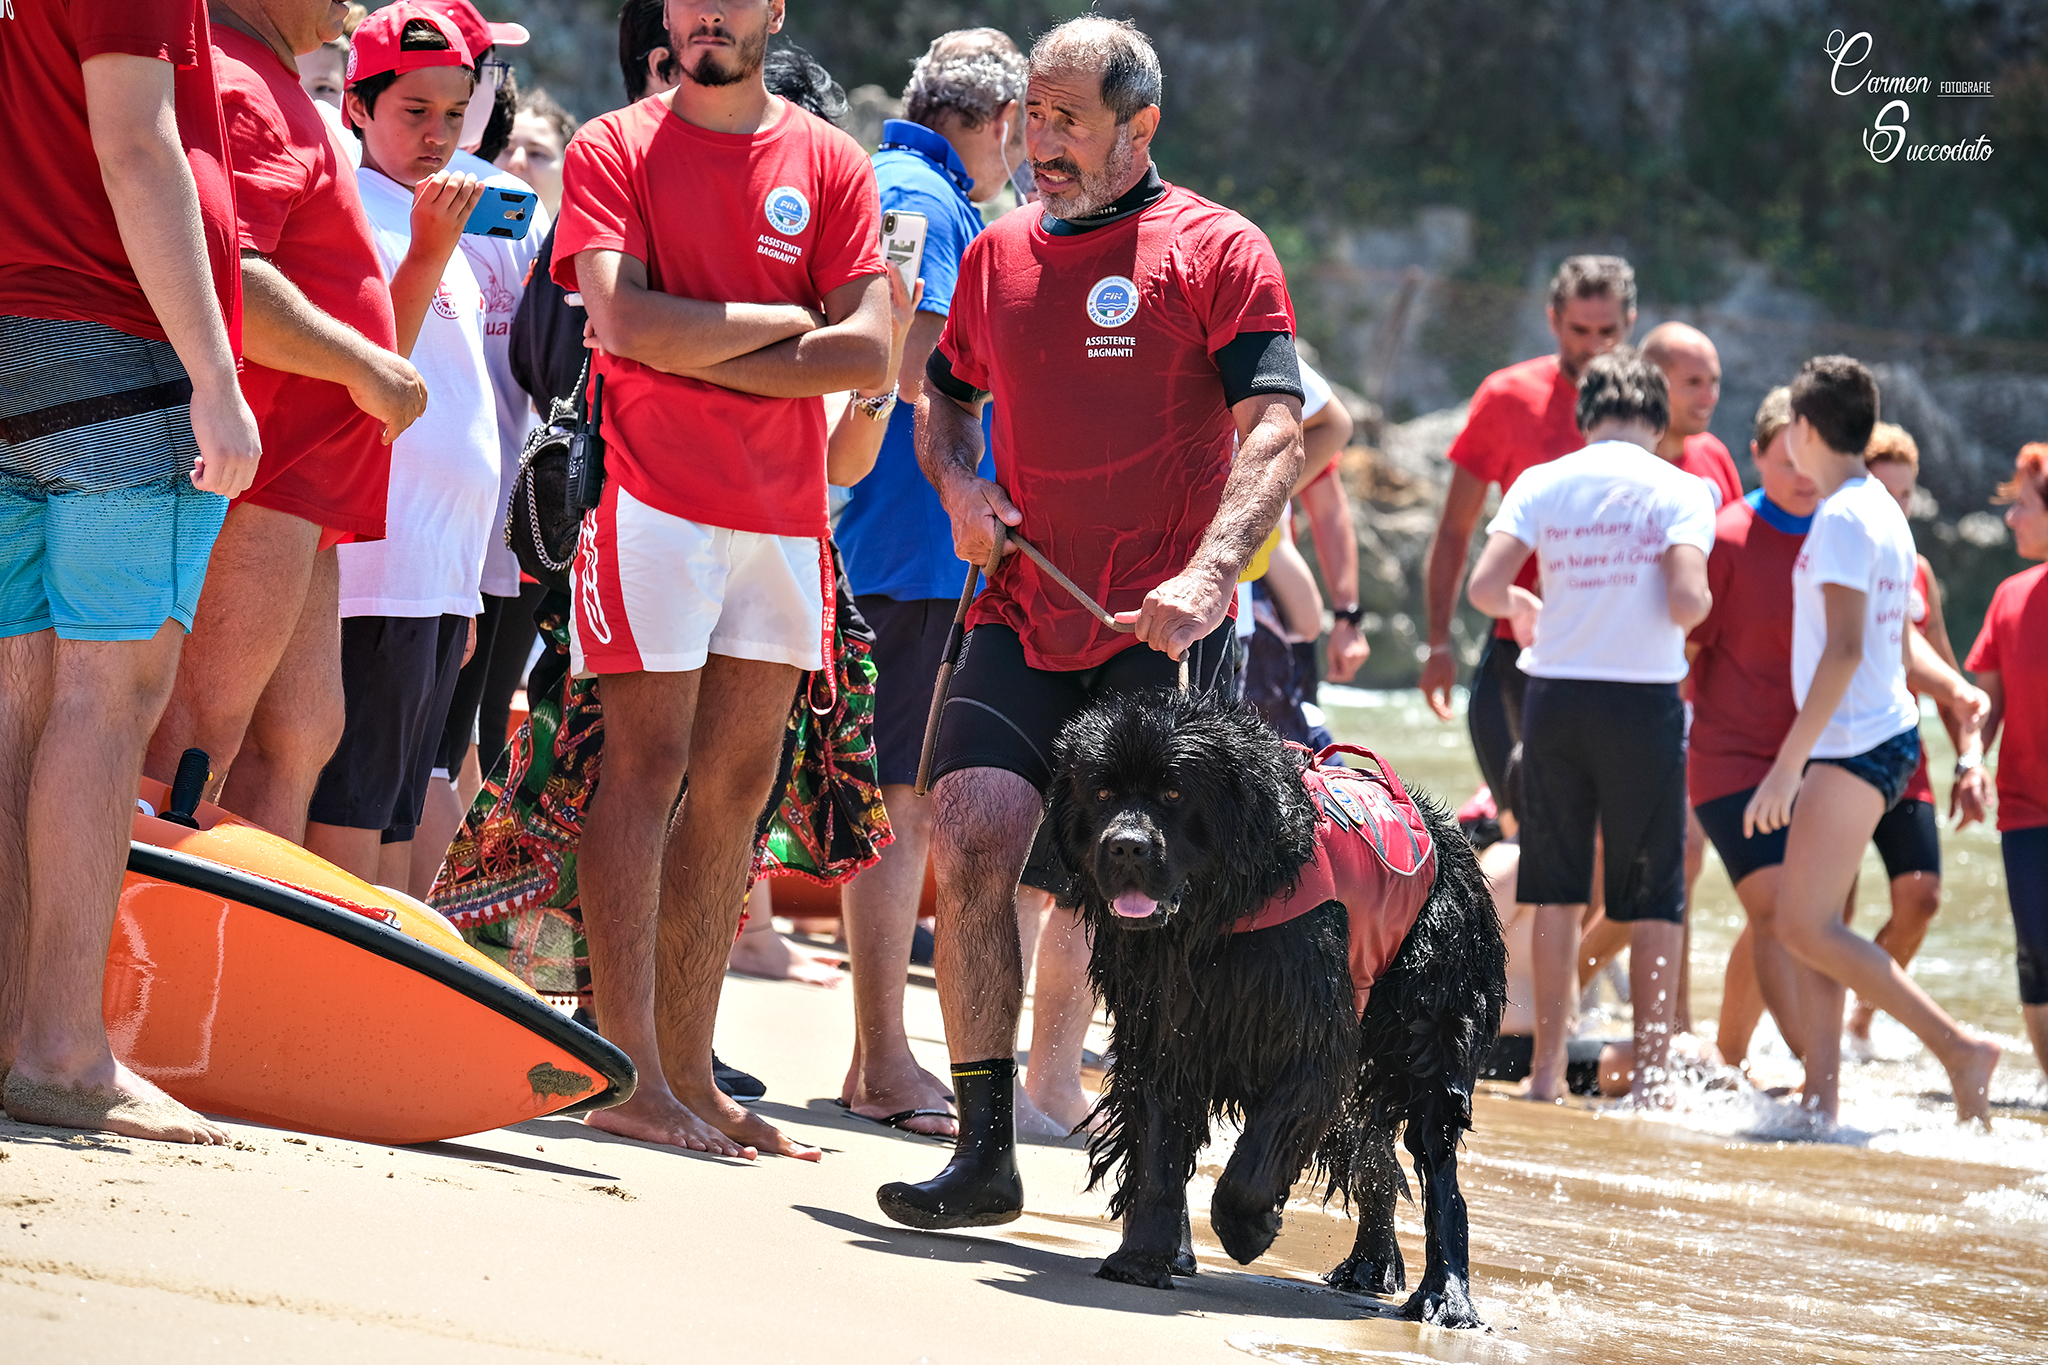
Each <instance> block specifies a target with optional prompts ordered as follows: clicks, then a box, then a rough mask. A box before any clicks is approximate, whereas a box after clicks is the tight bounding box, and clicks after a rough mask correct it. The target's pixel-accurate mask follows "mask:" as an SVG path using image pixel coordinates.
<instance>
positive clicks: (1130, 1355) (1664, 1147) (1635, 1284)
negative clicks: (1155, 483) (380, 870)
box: [0, 976, 2048, 1365]
mask: <svg viewBox="0 0 2048 1365" xmlns="http://www.w3.org/2000/svg"><path fill="white" fill-rule="evenodd" d="M909 1012H910V1028H911V1035H912V1038H913V1042H914V1046H915V1047H916V1048H917V1050H918V1052H919V1054H920V1057H921V1059H922V1060H923V1061H924V1062H925V1063H926V1064H927V1065H929V1066H931V1067H933V1068H934V1069H938V1068H942V1067H943V1065H944V1050H943V1048H942V1047H941V1046H939V1044H938V1042H937V1040H938V1038H939V1036H940V1035H939V1026H938V1008H937V1001H936V997H935V995H934V993H933V992H932V991H931V990H930V989H929V988H928V987H926V986H922V985H913V987H912V989H911V990H910V993H909ZM850 1026H851V1000H850V995H849V993H848V992H846V991H845V990H843V989H841V990H830V991H828V990H818V989H815V988H809V987H802V986H795V985H790V984H772V983H768V982H762V981H756V980H751V979H747V978H743V977H737V976H734V977H729V978H728V979H727V982H726V990H725V1007H724V1011H723V1013H722V1015H721V1017H720V1027H719V1044H718V1046H719V1050H720V1052H721V1054H722V1055H724V1056H726V1057H728V1058H730V1059H732V1060H734V1061H735V1062H738V1063H739V1064H742V1065H744V1066H747V1067H749V1068H752V1069H756V1070H758V1071H759V1072H760V1073H761V1074H762V1076H763V1077H764V1078H765V1079H766V1080H767V1081H768V1083H769V1085H770V1095H769V1098H768V1100H767V1102H766V1103H764V1104H763V1105H762V1106H761V1108H762V1109H763V1111H764V1112H765V1113H767V1114H768V1115H770V1116H771V1117H773V1118H774V1119H775V1121H776V1122H778V1123H782V1124H786V1125H788V1126H789V1127H790V1128H791V1129H793V1130H794V1131H795V1132H796V1134H797V1135H798V1136H799V1137H801V1138H803V1139H805V1140H806V1141H810V1142H815V1143H818V1144H820V1145H821V1146H823V1147H824V1148H825V1149H826V1155H825V1159H824V1160H823V1161H822V1162H820V1163H818V1164H816V1165H812V1164H809V1163H804V1162H795V1161H780V1160H765V1159H764V1160H762V1161H760V1162H759V1163H754V1164H748V1163H740V1162H722V1161H716V1160H712V1159H709V1158H704V1157H696V1156H690V1155H684V1154H678V1153H672V1152H666V1151H658V1150H654V1149H651V1148H645V1147H640V1146H636V1145H634V1144H631V1143H627V1142H622V1141H617V1140H614V1139H611V1138H609V1137H606V1136H604V1135H602V1134H598V1133H594V1132H592V1131H590V1130H589V1129H586V1128H584V1127H583V1126H582V1125H581V1124H580V1123H576V1122H573V1121H568V1120H540V1121H537V1122H533V1123H528V1124H523V1125H520V1126H519V1127H516V1128H507V1129H500V1130H497V1131H495V1132H490V1133H484V1134H480V1135H478V1136H475V1137H470V1138H465V1139H462V1140H460V1141H454V1142H444V1143H438V1144H434V1145H432V1146H429V1147H420V1148H402V1149H398V1150H395V1151H394V1150H391V1149H387V1148H383V1147H371V1146H364V1145H362V1144H357V1143H350V1142H340V1141H336V1140H333V1139H330V1138H315V1137H307V1136H301V1135H296V1134H290V1133H284V1132H280V1131H276V1130H273V1129H265V1128H255V1127H251V1126H247V1125H240V1124H232V1125H229V1126H230V1128H231V1130H232V1131H233V1133H234V1136H235V1138H236V1145H235V1146H233V1147H232V1148H225V1149H222V1148H214V1149H205V1150H201V1149H182V1148H175V1147H163V1146H153V1145H147V1144H128V1143H124V1142H121V1141H115V1140H107V1139H100V1138H92V1137H86V1136H65V1135H63V1134H60V1133H57V1132H54V1131H52V1130H49V1129H39V1128H29V1127H25V1126H23V1125H19V1124H9V1123H5V1122H4V1121H0V1214H4V1221H0V1334H4V1337H5V1339H6V1341H7V1343H8V1348H9V1349H8V1352H7V1355H8V1357H9V1358H10V1359H20V1360H67V1361H124V1362H125V1361H133V1360H135V1359H138V1358H143V1359H148V1360H151V1361H163V1362H176V1361H208V1362H217V1361H221V1360H251V1361H256V1360H261V1361H277V1360H290V1361H329V1360H332V1361H342V1360H348V1361H362V1360H366V1359H374V1360H377V1361H379V1362H401V1361H435V1362H444V1361H446V1362H456V1361H483V1360H490V1361H518V1360H536V1361H539V1360H564V1361H568V1360H603V1361H628V1362H635V1361H650V1362H651V1361H674V1360H711V1359H746V1360H753V1361H792V1362H812V1361H818V1362H826V1361H829V1362H870V1361H872V1362H886V1363H888V1365H911V1362H918V1361H929V1362H932V1363H933V1365H965V1363H967V1362H992V1361H1000V1362H1016V1365H1030V1363H1033V1362H1049V1363H1051V1362H1060V1363H1064V1362H1075V1361H1084V1362H1085V1361H1115V1362H1120V1363H1121V1365H1137V1363H1138V1362H1147V1361H1161V1362H1175V1363H1176V1365H1179V1363H1180V1362H1190V1361H1219V1362H1221V1361H1230V1362H1243V1361H1247V1360H1251V1359H1264V1360H1279V1361H1293V1362H1301V1363H1302V1365H1338V1363H1339V1362H1358V1361H1369V1360H1382V1361H1384V1360H1408V1361H1413V1360H1418V1359H1441V1360H1466V1361H1510V1362H1520V1361H1529V1360H1584V1361H1620V1360H1629V1361H1672V1362H1678V1361H1688V1362H1690V1361H1700V1360H1728V1361H1747V1360H1760V1359H1813V1360H1872V1361H1875V1360H1889V1359H1897V1358H1900V1356H1902V1355H1907V1354H1919V1353H1924V1352H1927V1351H1930V1350H1934V1351H1937V1352H1939V1351H1940V1350H1941V1349H1942V1348H1944V1347H1946V1348H1948V1349H1950V1350H1954V1351H1957V1352H1961V1353H1965V1354H1968V1355H1969V1357H1970V1358H1972V1359H1975V1360H1988V1361H2000V1360H2015V1361H2018V1360H2028V1359H2038V1358H2039V1355H2038V1351H2039V1349H2040V1343H2041V1342H2042V1340H2043V1339H2044V1336H2048V1292H2044V1289H2043V1286H2042V1283H2041V1280H2040V1277H2039V1274H2038V1266H2039V1265H2040V1263H2041V1262H2040V1257H2041V1254H2042V1252H2043V1251H2044V1250H2048V1174H2044V1172H2048V1127H2044V1125H2043V1124H2042V1122H2041V1118H2042V1114H2041V1111H2040V1110H2039V1108H2038V1106H2037V1105H2036V1104H2031V1103H2028V1102H2026V1100H2025V1099H2023V1098H2021V1097H2022V1096H2025V1095H2026V1094H2027V1092H2028V1091H2029V1090H2030V1089H2031V1083H2030V1082H2029V1081H2028V1080H2027V1078H2026V1076H2025V1073H2024V1071H2023V1070H2021V1069H2020V1068H2017V1067H2015V1068H2013V1069H2012V1071H2011V1072H2010V1073H2008V1074H2007V1078H2006V1080H2005V1081H2004V1082H2002V1084H2001V1086H2000V1089H2001V1091H2003V1092H2004V1094H2005V1095H2007V1096H2009V1097H2010V1098H2008V1099H2006V1100H2005V1101H2004V1102H2003V1103H2001V1104H2000V1105H1999V1106H1998V1108H1999V1116H1998V1117H1997V1119H1995V1121H1994V1125H1993V1130H1992V1131H1991V1132H1990V1133H1988V1134H1978V1135H1971V1136H1967V1137H1966V1136H1964V1135H1961V1134H1958V1133H1957V1131H1956V1130H1955V1129H1954V1128H1953V1127H1952V1126H1951V1125H1949V1124H1947V1122H1946V1121H1945V1119H1944V1118H1943V1111H1944V1109H1945V1107H1946V1106H1945V1105H1944V1104H1943V1103H1942V1101H1941V1100H1940V1099H1939V1098H1936V1097H1933V1096H1929V1097H1928V1098H1927V1099H1926V1100H1925V1101H1917V1100H1916V1101H1912V1102H1906V1101H1899V1102H1896V1103H1894V1104H1893V1107H1892V1108H1890V1109H1886V1110H1884V1111H1882V1113H1883V1114H1884V1116H1885V1123H1886V1124H1888V1125H1889V1126H1888V1127H1886V1128H1885V1129H1884V1131H1882V1132H1879V1133H1877V1134H1875V1135H1872V1134H1870V1133H1863V1134H1861V1135H1860V1137H1859V1136H1858V1135H1856V1134H1853V1133H1852V1134H1850V1135H1849V1139H1848V1140H1847V1141H1845V1142H1841V1143H1828V1144H1815V1143H1806V1142H1786V1141H1781V1140H1777V1138H1776V1137H1774V1136H1773V1133H1772V1128H1773V1126H1774V1125H1778V1126H1779V1127H1781V1128H1782V1127H1783V1126H1784V1124H1785V1122H1786V1120H1785V1116H1784V1115H1783V1114H1780V1113H1778V1112H1777V1111H1776V1110H1775V1109H1774V1108H1773V1107H1772V1106H1771V1105H1769V1104H1768V1102H1759V1101H1747V1100H1745V1101H1736V1100H1730V1099H1727V1098H1725V1097H1724V1098H1722V1099H1721V1100H1719V1101H1718V1105H1719V1107H1718V1108H1717V1107H1714V1104H1713V1103H1706V1107H1704V1108H1702V1109H1700V1110H1699V1111H1698V1112H1696V1113H1694V1114H1693V1115H1691V1116H1690V1117H1689V1118H1687V1119H1685V1120H1684V1121H1682V1122H1676V1123H1667V1122H1651V1121H1646V1120H1637V1119H1631V1118H1628V1117H1624V1116H1619V1115H1616V1114H1614V1113H1612V1112H1609V1111H1602V1110H1598V1109H1589V1108H1587V1107H1584V1106H1565V1107H1556V1108H1552V1107H1537V1106H1531V1105H1527V1104H1521V1103H1517V1102H1515V1101H1512V1100H1509V1099H1506V1098H1503V1097H1501V1096H1500V1095H1498V1094H1491V1095H1483V1096H1482V1097H1481V1099H1480V1103H1479V1112H1478V1127H1477V1129H1476V1131H1475V1132H1474V1134H1473V1135H1472V1138H1471V1140H1470V1141H1469V1143H1468V1145H1467V1149H1466V1152H1465V1156H1464V1161H1463V1172H1464V1176H1463V1179H1464V1188H1465V1191H1466V1194H1467V1196H1468V1198H1469V1199H1470V1201H1471V1208H1472V1231H1473V1270H1474V1280H1475V1283H1474V1289H1475V1296H1476V1298H1477V1299H1478V1302H1479V1304H1480V1308H1481V1311H1482V1312H1483V1313H1484V1314H1485V1315H1486V1316H1487V1318H1488V1320H1489V1322H1490V1323H1491V1325H1492V1330H1491V1331H1489V1332H1487V1333H1483V1334H1481V1333H1454V1332H1446V1331H1439V1330H1437V1329H1433V1328H1422V1327H1418V1326H1415V1325H1413V1324H1410V1323H1405V1322H1401V1321H1398V1320H1396V1319H1394V1318H1393V1317H1392V1314H1393V1311H1394V1308H1395V1306H1396V1305H1395V1304H1394V1303H1392V1302H1388V1301H1381V1300H1375V1299H1369V1298H1363V1297H1360V1296H1357V1295H1352V1294H1340V1293H1336V1292H1334V1291H1332V1290H1329V1289H1327V1288H1325V1287H1324V1286H1323V1285H1322V1284H1321V1283H1320V1282H1319V1281H1318V1280H1317V1279H1316V1276H1317V1274H1318V1273H1319V1272H1321V1271H1323V1270H1326V1269H1328V1268H1329V1266H1330V1265H1332V1264H1334V1263H1335V1262H1336V1261H1337V1260H1338V1259H1339V1258H1340V1257H1341V1256H1342V1254H1343V1251H1344V1250H1345V1249H1346V1248H1347V1247H1348V1245H1349V1242H1350V1238H1351V1235H1352V1224H1351V1223H1350V1222H1349V1221H1348V1219H1346V1218H1345V1217H1344V1216H1343V1215H1342V1214H1341V1212H1339V1211H1337V1210H1330V1211H1327V1212H1326V1211H1324V1210H1322V1209H1320V1208H1319V1207H1318V1206H1317V1205H1316V1204H1315V1202H1314V1201H1313V1199H1312V1198H1311V1197H1310V1195H1311V1192H1309V1191H1307V1190H1305V1189H1297V1191H1296V1195H1297V1198H1296V1199H1295V1200H1294V1201H1293V1202H1292V1203H1291V1204H1290V1206H1289V1209H1288V1213H1287V1227H1286V1229H1285V1230H1284V1231H1283V1232H1282V1234H1281V1238H1280V1240H1279V1242H1277V1243H1276V1244H1275V1246H1274V1248H1273V1250H1272V1252H1270V1253H1269V1254H1268V1256H1267V1257H1266V1258H1265V1259H1263V1260H1261V1261H1260V1262H1258V1263H1257V1264H1256V1265H1255V1266H1253V1267H1251V1268H1249V1269H1247V1268H1242V1267H1238V1266H1235V1265H1233V1264H1231V1263H1230V1262H1229V1261H1228V1260H1227V1259H1226V1258H1225V1257H1224V1256H1223V1255H1222V1254H1221V1252H1220V1251H1219V1250H1218V1249H1217V1247H1216V1244H1215V1242H1214V1240H1213V1239H1212V1238H1211V1237H1210V1236H1209V1233H1208V1229H1207V1226H1206V1221H1205V1219H1204V1217H1203V1214H1204V1212H1205V1211H1206V1206H1207V1199H1208V1188H1209V1183H1210V1182H1211V1181H1212V1180H1213V1178H1214V1175H1215V1172H1216V1171H1217V1169H1218V1168H1219V1161H1218V1159H1217V1153H1216V1152H1215V1151H1214V1150H1213V1149H1212V1151H1211V1152H1210V1153H1209V1154H1207V1155H1205V1157H1204V1160H1203V1162H1202V1174H1200V1175H1198V1177H1197V1180H1196V1185H1195V1188H1194V1189H1193V1190H1192V1191H1191V1196H1192V1197H1191V1202H1192V1204H1193V1206H1194V1210H1195V1239H1196V1249H1197V1253H1198V1255H1199V1258H1200V1261H1201V1266H1202V1273H1201V1274H1200V1275H1199V1276H1197V1277H1195V1278H1194V1279H1193V1280H1189V1281H1183V1282H1182V1283H1181V1284H1180V1286H1179V1288H1178V1289H1177V1290H1175V1291H1174V1292H1172V1293H1159V1292H1156V1291H1151V1290H1144V1289H1137V1288H1133V1287H1130V1286H1126V1285H1118V1284H1110V1283H1107V1282H1105V1281H1102V1280H1098V1279H1095V1278H1094V1277H1093V1271H1094V1269H1095V1266H1096V1264H1097V1263H1098V1261H1099V1260H1100V1258H1101V1257H1102V1256H1103V1255H1105V1254H1106V1253H1107V1252H1108V1251H1110V1250H1111V1249H1112V1248H1113V1247H1114V1246H1115V1244H1116V1241H1117V1230H1116V1228H1115V1226H1114V1225H1112V1224H1110V1223H1109V1222H1107V1221H1106V1220H1105V1219H1104V1218H1103V1216H1102V1215H1103V1208H1104V1202H1105V1201H1104V1197H1103V1196H1102V1194H1100V1193H1097V1194H1084V1193H1082V1192H1081V1185H1082V1183H1083V1181H1084V1179H1085V1175H1084V1169H1083V1154H1082V1152H1081V1151H1080V1150H1079V1144H1078V1143H1075V1144H1072V1145H1057V1144H1026V1145H1025V1147H1024V1149H1023V1152H1022V1162H1023V1167H1024V1174H1025V1181H1026V1188H1027V1191H1028V1198H1029V1211H1028V1212H1027V1213H1026V1215H1025V1216H1024V1217H1023V1218H1022V1219H1020V1220H1019V1221H1017V1222H1015V1223H1012V1224H1010V1225H1008V1226H1007V1227H1003V1228H998V1229H989V1230H984V1231H980V1232H959V1233H922V1232H914V1231H911V1230H910V1229H907V1228H901V1227H897V1226H895V1225H894V1224H891V1223H889V1222H887V1221H886V1220H885V1219H883V1218H882V1217H881V1215H880V1214H879V1212H878V1211H877V1210H876V1208H875V1204H874V1190H875V1187H876V1186H877V1185H879V1184H881V1183H882V1182H884V1181H887V1180H891V1179H900V1178H906V1177H908V1178H923V1177H924V1176H927V1175H930V1174H932V1173H933V1172H934V1171H936V1170H937V1169H938V1167H939V1166H940V1165H941V1164H942V1163H943V1160H944V1156H945V1152H946V1150H947V1149H946V1147H945V1145H944V1144H941V1143H937V1142H933V1141H931V1140H929V1139H920V1138H915V1137H906V1136H899V1135H896V1134H893V1133H889V1132H886V1131H884V1130H883V1129H881V1128H879V1127H876V1126H874V1125H872V1124H868V1123H864V1122H860V1121H856V1120H851V1119H848V1118H846V1117H845V1116H844V1115H842V1114H841V1113H840V1112H839V1111H838V1109H836V1108H835V1107H834V1106H833V1104H832V1103H831V1097H832V1096H834V1095H836V1094H837V1093H838V1084H839V1080H840V1077H841V1074H842V1071H843V1068H844V1066H845V1060H846V1054H845V1047H846V1042H847V1039H848V1038H849V1037H850V1036H851V1035H850ZM1027 1037H1028V1021H1027ZM1100 1041H1101V1040H1100V1038H1099V1036H1098V1037H1097V1038H1095V1039H1093V1040H1091V1046H1097V1047H1099V1046H1100ZM2029 1064H2031V1063H2029ZM1918 1065H1919V1064H1918V1063H1914V1062H1911V1061H1901V1062H1895V1063H1891V1064H1887V1066H1888V1071H1887V1075H1886V1080H1885V1088H1886V1089H1888V1090H1893V1091H1905V1092H1908V1093H1910V1092H1912V1091H1914V1090H1917V1089H1919V1088H1921V1087H1920V1081H1919V1079H1918V1077H1917V1067H1918ZM1892 1073H1896V1074H1892ZM1861 1074H1862V1075H1863V1077H1864V1079H1863V1080H1862V1081H1860V1082H1852V1086H1851V1093H1852V1096H1853V1095H1855V1094H1856V1093H1857V1092H1858V1090H1859V1089H1861V1090H1867V1089H1869V1088H1870V1086H1871V1084H1872V1083H1873V1082H1874V1081H1875V1080H1876V1077H1875V1076H1874V1075H1872V1073H1870V1072H1864V1073H1861ZM1703 1103H1705V1102H1704V1101H1703ZM1900 1106H1903V1108H1901V1107H1900ZM1879 1112H1880V1111H1879V1110H1877V1109H1875V1108H1870V1107H1866V1108H1865V1109H1863V1110H1860V1111H1859V1110H1858V1109H1857V1108H1856V1105H1855V1104H1854V1103H1853V1102H1852V1105H1851V1116H1852V1117H1856V1116H1857V1115H1858V1114H1877V1113H1879ZM1779 1136H1782V1133H1780V1134H1779ZM1399 1224H1400V1231H1401V1240H1402V1243H1403V1246H1404V1248H1405V1249H1406V1251H1407V1259H1408V1265H1409V1274H1410V1277H1411V1281H1412V1278H1413V1277H1414V1276H1416V1275H1418V1274H1419V1273H1420V1269H1421V1250H1422V1248H1421V1236H1420V1233H1421V1229H1420V1227H1419V1225H1418V1224H1417V1223H1416V1221H1415V1215H1414V1212H1413V1210H1412V1208H1410V1207H1408V1206H1404V1207H1403V1209H1402V1211H1401V1213H1400V1215H1399Z"/></svg>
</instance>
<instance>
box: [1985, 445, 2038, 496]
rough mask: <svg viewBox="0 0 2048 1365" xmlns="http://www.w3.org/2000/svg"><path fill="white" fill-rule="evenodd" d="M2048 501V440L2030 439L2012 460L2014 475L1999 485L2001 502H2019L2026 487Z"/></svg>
mask: <svg viewBox="0 0 2048 1365" xmlns="http://www.w3.org/2000/svg"><path fill="white" fill-rule="evenodd" d="M2028 488H2031V489H2033V490H2034V493H2035V495H2036V496H2038V497H2039V498H2040V499H2041V500H2042V501H2043V502H2048V441H2029V442H2027V443H2026V444H2025V445H2023V446H2021V447H2020V453H2019V455H2018V457H2017V458H2015V459H2014V460H2013V462H2012V477H2011V478H2009V479H2007V480H2006V481H2005V482H2004V483H2002V484H2000V485H1998V494H1997V500H1998V501H1999V502H2018V501H2019V500H2020V494H2021V493H2022V492H2023V491H2025V490H2026V489H2028Z"/></svg>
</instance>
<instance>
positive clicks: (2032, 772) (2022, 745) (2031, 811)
mask: <svg viewBox="0 0 2048 1365" xmlns="http://www.w3.org/2000/svg"><path fill="white" fill-rule="evenodd" d="M2044 578H2048V564H2036V565H2035V566H2034V567H2033V568H2031V569H2028V570H2026V571H2025V572H2023V573H2016V574H2014V575H2013V576H2012V577H2011V578H2008V579H2006V580H2005V582H2003V583H2000V584H1999V585H1998V591H1997V592H1995V593H1993V594H1992V595H1991V609H1990V610H1989V611H1987V612H1985V613H1984V628H1983V630H1981V631H1979V632H1978V633H1977V643H1976V644H1974V645H1972V646H1970V657H1969V658H1968V659H1967V660H1965V661H1964V664H1963V666H1964V667H1965V668H1968V669H1969V670H1970V671H1971V672H1973V673H1996V674H1997V675H1998V680H1999V682H2001V683H2002V684H2004V687H2005V721H2004V732H2003V734H2002V736H2001V737H2000V739H1999V741H1998V827H1999V828H2000V829H2001V830H2007V829H2033V828H2034V827H2036V826H2037V825H2048V586H2044V582H2043V580H2044Z"/></svg>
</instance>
